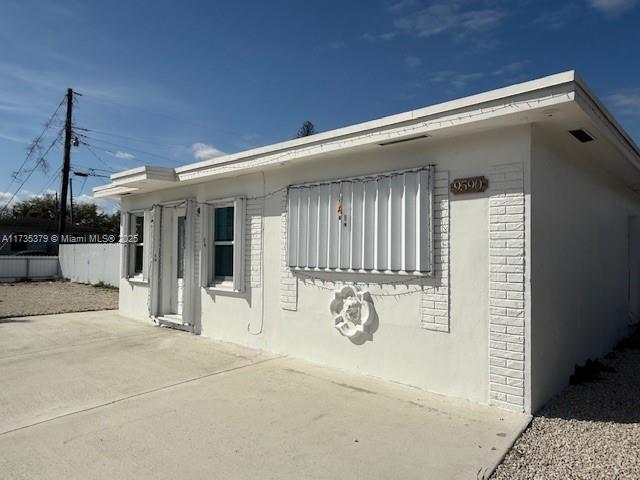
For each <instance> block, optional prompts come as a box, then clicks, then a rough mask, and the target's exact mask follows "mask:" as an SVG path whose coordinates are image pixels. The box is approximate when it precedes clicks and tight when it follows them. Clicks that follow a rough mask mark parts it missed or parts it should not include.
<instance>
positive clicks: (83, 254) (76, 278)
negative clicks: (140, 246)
mask: <svg viewBox="0 0 640 480" xmlns="http://www.w3.org/2000/svg"><path fill="white" fill-rule="evenodd" d="M58 255H59V258H60V272H61V276H62V277H64V278H67V279H69V280H71V281H72V282H79V283H90V284H96V283H99V282H103V283H106V284H107V285H111V286H114V287H117V286H118V285H119V283H120V244H118V243H91V244H63V245H60V251H59V253H58Z"/></svg>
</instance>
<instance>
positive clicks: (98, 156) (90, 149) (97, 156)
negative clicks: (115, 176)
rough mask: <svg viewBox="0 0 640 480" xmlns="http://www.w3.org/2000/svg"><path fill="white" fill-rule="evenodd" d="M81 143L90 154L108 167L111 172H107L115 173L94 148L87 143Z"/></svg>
mask: <svg viewBox="0 0 640 480" xmlns="http://www.w3.org/2000/svg"><path fill="white" fill-rule="evenodd" d="M80 143H81V144H82V145H84V146H85V147H87V150H89V153H91V155H93V156H94V157H95V158H96V159H97V160H98V161H99V162H100V163H102V164H103V165H104V166H106V167H107V168H108V169H109V170H105V171H106V172H110V173H113V172H115V170H114V169H113V168H111V167H110V166H109V164H108V163H107V162H106V161H105V160H104V159H103V158H102V157H101V156H100V155H98V154H97V153H96V152H94V151H93V148H91V145H89V144H88V143H87V142H80ZM97 170H100V169H97Z"/></svg>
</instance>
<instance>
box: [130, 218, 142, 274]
mask: <svg viewBox="0 0 640 480" xmlns="http://www.w3.org/2000/svg"><path fill="white" fill-rule="evenodd" d="M129 225H130V231H129V235H130V240H132V241H133V242H132V243H131V247H130V248H131V250H130V255H129V276H131V277H142V276H143V270H144V214H142V213H134V214H131V219H130V221H129Z"/></svg>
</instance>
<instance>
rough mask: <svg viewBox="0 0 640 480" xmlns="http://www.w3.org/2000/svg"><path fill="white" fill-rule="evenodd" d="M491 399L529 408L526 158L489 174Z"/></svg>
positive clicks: (513, 407) (498, 403)
mask: <svg viewBox="0 0 640 480" xmlns="http://www.w3.org/2000/svg"><path fill="white" fill-rule="evenodd" d="M489 193H490V199H489V263H490V268H489V403H490V404H492V405H496V406H499V407H503V408H506V409H509V410H516V411H524V409H525V375H526V373H527V372H526V370H525V291H524V290H525V281H524V272H525V234H526V232H525V226H526V223H525V197H524V173H523V164H522V163H512V164H504V165H496V166H493V167H492V168H491V170H490V173H489Z"/></svg>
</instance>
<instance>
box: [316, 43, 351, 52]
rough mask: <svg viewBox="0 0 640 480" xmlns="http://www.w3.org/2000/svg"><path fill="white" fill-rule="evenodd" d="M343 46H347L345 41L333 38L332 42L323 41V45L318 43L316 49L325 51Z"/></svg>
mask: <svg viewBox="0 0 640 480" xmlns="http://www.w3.org/2000/svg"><path fill="white" fill-rule="evenodd" d="M343 48H347V42H345V41H344V40H334V41H332V42H329V43H325V44H324V45H320V46H319V47H318V50H320V51H321V52H326V51H331V50H342V49H343Z"/></svg>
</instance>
